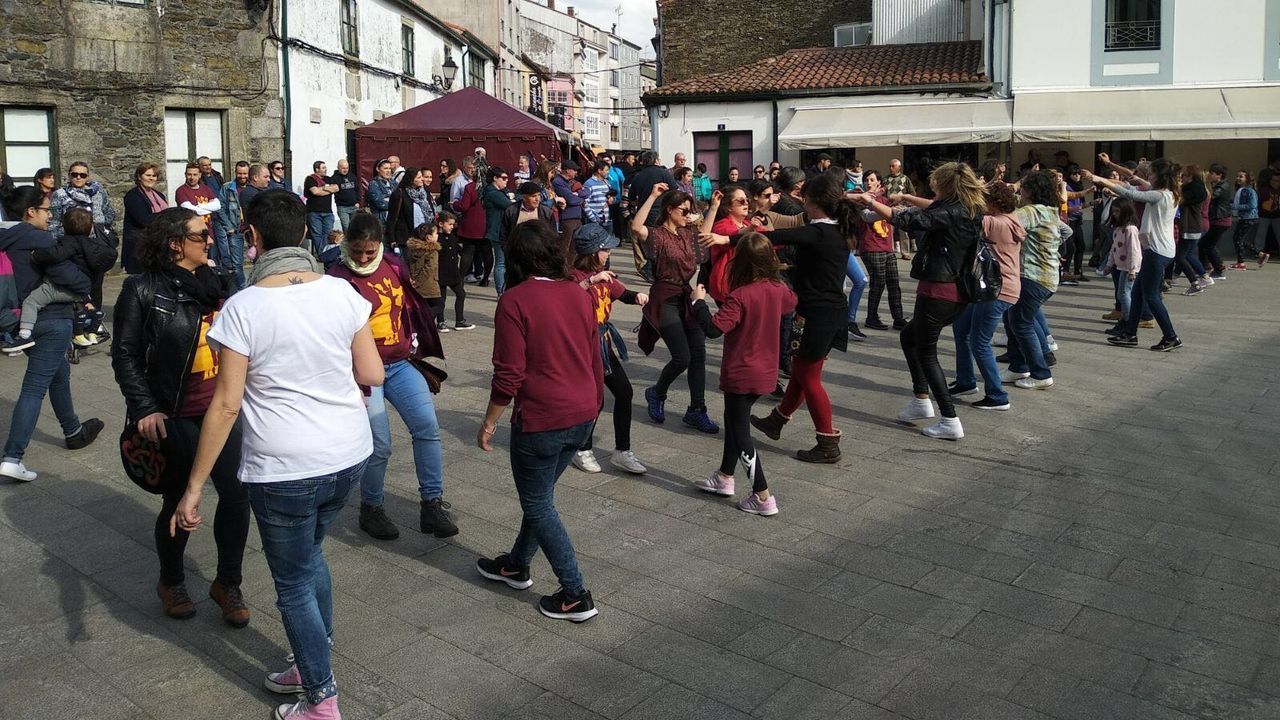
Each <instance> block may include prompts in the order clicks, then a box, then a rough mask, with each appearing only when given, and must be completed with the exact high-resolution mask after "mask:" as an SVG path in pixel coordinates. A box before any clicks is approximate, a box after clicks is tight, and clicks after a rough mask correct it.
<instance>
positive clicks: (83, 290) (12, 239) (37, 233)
mask: <svg viewBox="0 0 1280 720" xmlns="http://www.w3.org/2000/svg"><path fill="white" fill-rule="evenodd" d="M56 246H57V241H55V240H54V239H53V236H52V235H50V234H49V233H48V232H46V231H44V230H41V229H39V228H37V227H36V226H34V225H31V224H30V223H25V222H18V223H12V224H8V227H5V228H3V229H0V251H2V252H4V253H5V254H7V255H8V256H9V262H10V263H11V264H12V265H13V282H14V285H15V286H16V287H17V290H18V302H21V301H23V300H26V299H27V295H30V294H31V291H32V290H35V289H36V288H37V287H39V286H40V284H41V283H43V282H44V281H45V280H48V281H49V282H51V283H53V284H54V285H57V286H58V287H60V288H62V289H64V290H67V291H69V292H71V293H74V294H76V295H79V296H83V297H86V298H87V297H89V293H90V291H91V290H92V287H91V286H90V283H89V278H88V276H86V275H85V274H84V273H83V272H81V271H80V268H78V267H76V266H75V265H73V264H72V263H71V262H70V261H66V260H64V261H62V262H58V263H53V264H51V265H37V264H35V263H33V262H32V261H31V253H32V252H34V251H36V250H52V249H54V248H55V247H56ZM72 315H73V309H72V307H71V303H52V304H50V305H46V306H45V308H44V309H43V310H41V311H40V319H45V320H69V319H71V317H72Z"/></svg>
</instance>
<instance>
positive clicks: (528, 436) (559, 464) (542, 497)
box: [511, 421, 595, 595]
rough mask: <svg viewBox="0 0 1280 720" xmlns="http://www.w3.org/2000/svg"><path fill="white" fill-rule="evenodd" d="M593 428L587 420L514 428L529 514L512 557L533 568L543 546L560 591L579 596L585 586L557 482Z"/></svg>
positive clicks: (517, 470)
mask: <svg viewBox="0 0 1280 720" xmlns="http://www.w3.org/2000/svg"><path fill="white" fill-rule="evenodd" d="M594 424H595V423H594V421H593V422H585V423H582V424H581V425H574V426H573V427H569V428H565V429H563V430H546V431H543V432H530V433H527V432H521V430H520V426H519V425H518V424H517V425H515V426H513V427H512V428H511V474H512V475H513V476H514V477H515V482H516V494H517V495H519V496H520V509H521V510H522V511H523V512H524V517H523V518H521V520H520V533H519V534H518V535H516V541H515V543H514V544H513V545H512V546H511V559H512V560H513V561H514V562H515V563H516V564H517V565H519V566H521V567H528V566H529V563H530V561H532V560H533V555H534V553H536V552H537V551H538V548H542V552H543V554H545V555H546V556H547V562H549V563H551V569H552V570H553V571H555V574H556V578H557V579H558V580H559V581H560V587H562V588H564V589H565V590H566V591H567V592H568V593H569V594H570V595H578V594H580V593H582V591H583V590H584V589H585V588H584V587H583V583H582V574H581V573H580V572H578V559H577V556H575V555H574V553H573V543H572V542H571V541H570V540H569V533H568V531H566V530H565V528H564V524H563V523H562V522H560V514H559V513H557V512H556V506H555V491H556V480H558V479H559V478H560V474H561V473H563V472H564V469H565V468H566V467H568V466H569V460H570V459H571V458H572V457H573V453H574V452H575V451H576V450H577V449H578V448H580V447H582V443H584V442H586V440H587V438H588V437H590V436H591V428H592V426H593V425H594Z"/></svg>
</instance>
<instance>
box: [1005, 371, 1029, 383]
mask: <svg viewBox="0 0 1280 720" xmlns="http://www.w3.org/2000/svg"><path fill="white" fill-rule="evenodd" d="M1029 377H1031V373H1029V372H1024V373H1020V372H1014V371H1012V370H1001V371H1000V382H1001V383H1004V384H1005V385H1012V384H1014V383H1016V382H1018V381H1019V380H1021V379H1023V378H1029Z"/></svg>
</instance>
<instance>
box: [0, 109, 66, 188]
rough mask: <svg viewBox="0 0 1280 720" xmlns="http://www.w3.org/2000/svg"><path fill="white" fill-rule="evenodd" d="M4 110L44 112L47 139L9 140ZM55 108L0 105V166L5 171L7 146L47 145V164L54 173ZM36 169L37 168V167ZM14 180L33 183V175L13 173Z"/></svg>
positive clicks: (56, 156) (56, 166)
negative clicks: (47, 126) (40, 140)
mask: <svg viewBox="0 0 1280 720" xmlns="http://www.w3.org/2000/svg"><path fill="white" fill-rule="evenodd" d="M5 110H38V111H41V112H43V113H44V114H45V118H46V120H47V122H48V123H49V130H48V134H47V137H48V140H46V141H45V142H35V141H31V140H13V141H11V140H9V139H8V135H7V131H6V130H5V126H4V111H5ZM56 111H57V109H56V108H54V107H52V106H49V105H0V166H3V167H4V170H5V172H6V173H9V174H11V175H12V173H11V172H10V164H9V148H10V147H47V148H48V149H49V165H48V167H51V168H53V169H54V172H55V173H56V172H57V170H58V168H59V167H60V163H59V162H58V138H57V136H56V135H55V133H54V130H55V129H56V127H57V125H56V124H55V123H54V113H55V112H56ZM37 169H38V168H37ZM13 179H14V182H24V183H32V184H34V183H35V177H26V176H21V177H19V176H17V175H13Z"/></svg>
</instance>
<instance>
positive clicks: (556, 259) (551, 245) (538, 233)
mask: <svg viewBox="0 0 1280 720" xmlns="http://www.w3.org/2000/svg"><path fill="white" fill-rule="evenodd" d="M531 277H545V278H551V279H552V280H563V279H565V278H567V277H569V269H568V268H567V267H565V259H564V252H563V251H562V250H561V249H560V233H558V232H556V230H555V228H553V227H551V225H549V224H548V223H547V221H545V220H529V221H527V222H522V223H520V224H519V225H517V226H516V227H515V229H514V230H512V231H511V235H510V237H508V238H507V290H510V289H511V288H513V287H515V286H516V285H519V284H520V283H522V282H524V281H525V280H528V279H529V278H531Z"/></svg>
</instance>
